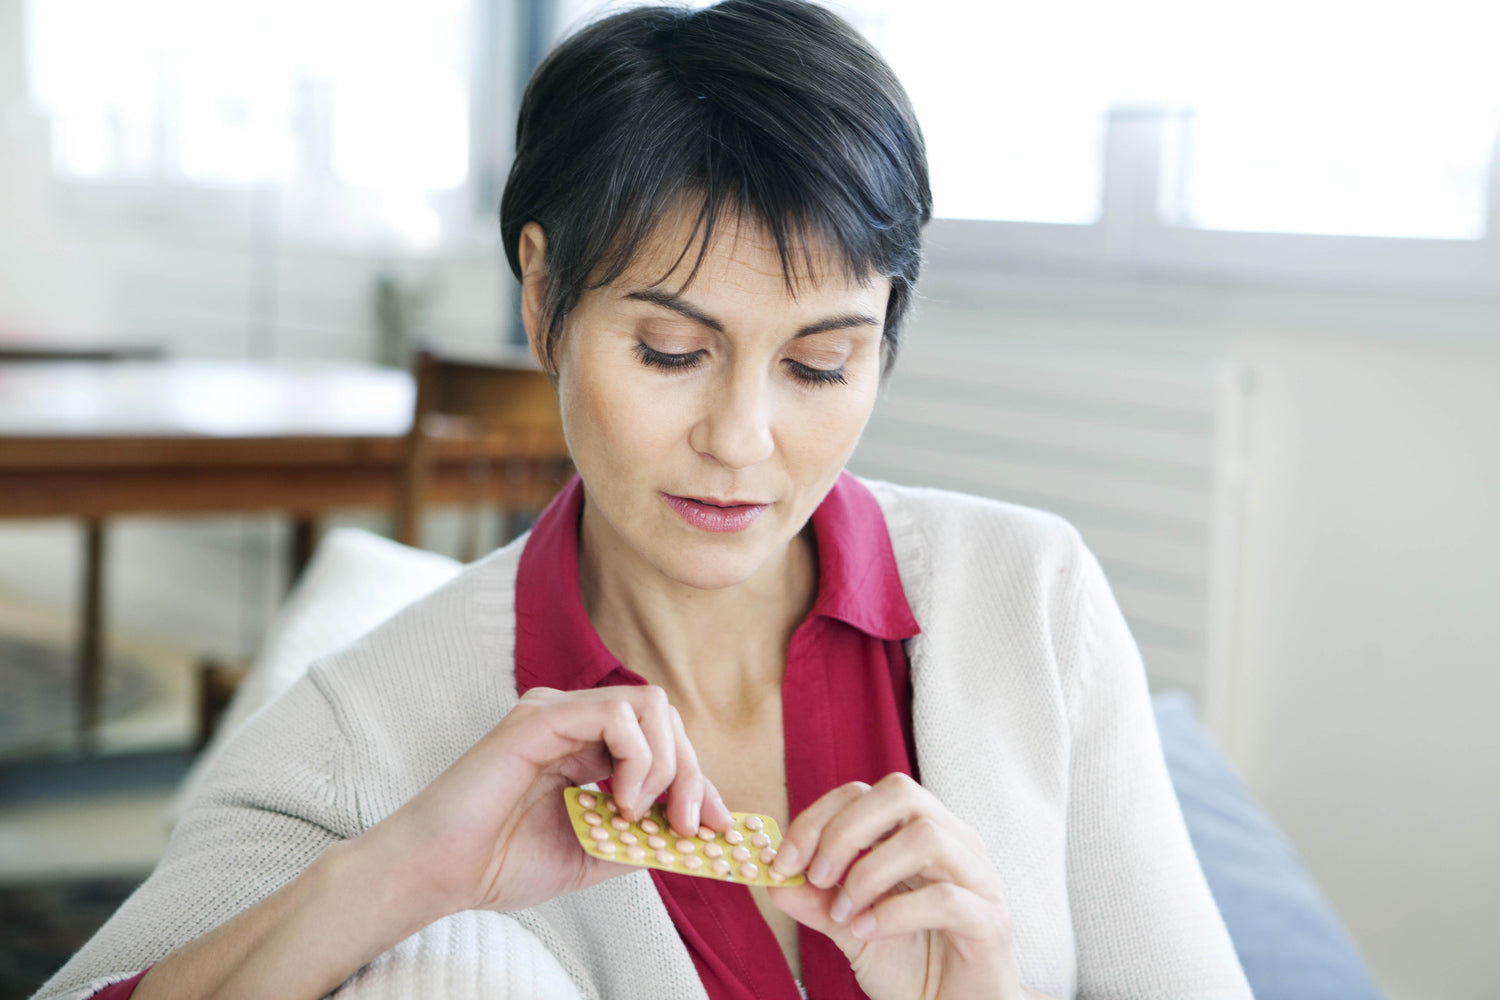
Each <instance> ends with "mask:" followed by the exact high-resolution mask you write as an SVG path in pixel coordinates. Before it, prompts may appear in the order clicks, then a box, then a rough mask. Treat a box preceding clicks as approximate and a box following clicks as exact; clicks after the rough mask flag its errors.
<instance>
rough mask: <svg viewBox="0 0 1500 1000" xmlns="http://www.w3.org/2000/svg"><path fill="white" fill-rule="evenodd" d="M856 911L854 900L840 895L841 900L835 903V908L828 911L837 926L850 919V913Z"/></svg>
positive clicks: (836, 900)
mask: <svg viewBox="0 0 1500 1000" xmlns="http://www.w3.org/2000/svg"><path fill="white" fill-rule="evenodd" d="M853 909H854V900H852V899H850V898H849V897H848V896H846V895H844V894H843V893H842V892H841V893H839V898H838V899H835V900H834V901H833V907H832V908H831V909H830V910H829V911H828V916H829V917H831V918H832V920H833V922H834V923H836V924H841V923H843V922H844V921H845V920H847V919H849V912H850V911H851V910H853Z"/></svg>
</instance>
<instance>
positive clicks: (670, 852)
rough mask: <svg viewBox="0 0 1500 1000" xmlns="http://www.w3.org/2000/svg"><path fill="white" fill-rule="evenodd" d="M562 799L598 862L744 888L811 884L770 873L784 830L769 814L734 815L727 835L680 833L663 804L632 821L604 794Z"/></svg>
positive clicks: (705, 830)
mask: <svg viewBox="0 0 1500 1000" xmlns="http://www.w3.org/2000/svg"><path fill="white" fill-rule="evenodd" d="M563 796H564V797H565V798H566V800H567V803H568V818H569V819H570V820H572V822H573V833H574V834H576V835H577V837H578V843H579V844H581V845H582V846H583V849H584V850H585V851H587V852H588V853H589V854H592V855H593V856H594V857H596V858H602V859H604V860H605V861H618V862H619V863H620V864H624V865H637V866H639V867H641V868H658V869H660V870H662V871H668V872H676V873H677V874H679V875H696V876H698V877H699V878H713V879H718V880H719V881H721V882H737V883H739V884H741V885H801V884H802V883H803V882H805V881H807V880H806V879H805V878H803V876H801V875H792V876H786V875H782V874H780V873H779V872H776V871H773V870H772V869H771V862H772V861H773V860H774V859H775V858H776V851H777V850H778V849H779V848H780V846H781V830H780V829H779V828H778V827H777V826H776V821H775V820H774V819H772V818H771V817H769V816H763V815H761V814H760V813H730V815H731V816H733V817H734V827H733V829H731V830H729V831H727V832H725V833H720V832H719V831H717V830H713V829H710V828H709V827H706V826H700V827H699V828H698V830H697V832H696V833H692V834H680V833H678V832H677V831H675V830H673V829H672V827H671V825H670V824H669V823H668V822H667V808H666V806H664V805H662V804H661V803H659V802H658V803H656V804H655V805H653V806H652V807H651V811H650V812H649V813H648V814H646V815H645V816H642V817H641V818H640V819H639V820H637V821H636V822H634V823H632V822H631V821H630V820H628V819H626V818H625V817H624V816H622V815H620V809H619V807H618V806H617V805H615V800H614V799H613V798H612V797H611V796H609V795H607V794H606V793H604V792H594V791H590V790H588V789H586V788H565V789H563Z"/></svg>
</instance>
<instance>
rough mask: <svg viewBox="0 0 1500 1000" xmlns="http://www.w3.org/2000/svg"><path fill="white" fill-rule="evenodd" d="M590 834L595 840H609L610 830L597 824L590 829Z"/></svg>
mask: <svg viewBox="0 0 1500 1000" xmlns="http://www.w3.org/2000/svg"><path fill="white" fill-rule="evenodd" d="M589 836H590V837H593V838H594V839H595V840H608V839H609V831H608V830H606V829H604V827H602V826H596V827H594V828H593V829H592V830H590V831H589Z"/></svg>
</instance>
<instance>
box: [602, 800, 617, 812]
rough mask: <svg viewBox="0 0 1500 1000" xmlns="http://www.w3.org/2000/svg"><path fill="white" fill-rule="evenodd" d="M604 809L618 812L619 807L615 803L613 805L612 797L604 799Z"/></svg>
mask: <svg viewBox="0 0 1500 1000" xmlns="http://www.w3.org/2000/svg"><path fill="white" fill-rule="evenodd" d="M604 811H605V812H619V811H620V807H619V806H617V805H615V800H614V799H605V800H604Z"/></svg>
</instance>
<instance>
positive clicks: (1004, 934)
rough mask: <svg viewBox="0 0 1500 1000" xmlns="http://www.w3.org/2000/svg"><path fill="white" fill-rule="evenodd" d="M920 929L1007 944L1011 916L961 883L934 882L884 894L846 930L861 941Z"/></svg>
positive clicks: (894, 935)
mask: <svg viewBox="0 0 1500 1000" xmlns="http://www.w3.org/2000/svg"><path fill="white" fill-rule="evenodd" d="M919 931H941V932H943V933H945V934H949V935H952V936H955V937H959V938H966V939H969V940H971V941H987V942H995V941H1001V942H1004V943H1005V944H1006V946H1007V947H1008V945H1009V941H1010V917H1009V914H1008V913H1007V912H1006V910H1005V908H1004V907H1003V906H1001V905H997V904H996V903H994V902H992V901H990V900H987V899H984V898H982V897H980V896H978V895H976V894H975V893H973V892H970V891H969V890H968V889H965V888H963V887H962V886H958V885H954V884H953V883H952V882H934V883H932V884H931V885H927V886H923V887H922V888H920V889H918V890H917V891H915V892H902V893H896V894H895V895H892V896H887V897H886V898H885V899H883V900H881V901H880V902H879V903H876V904H875V905H874V906H873V907H871V908H870V909H869V910H866V911H865V912H864V913H861V914H860V915H859V916H858V917H856V918H855V919H854V921H853V922H852V923H851V924H850V925H849V932H850V933H851V934H853V935H854V936H855V937H856V938H859V939H860V940H861V941H873V940H876V939H878V938H886V937H896V936H898V935H901V934H913V933H916V932H919Z"/></svg>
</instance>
